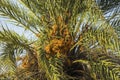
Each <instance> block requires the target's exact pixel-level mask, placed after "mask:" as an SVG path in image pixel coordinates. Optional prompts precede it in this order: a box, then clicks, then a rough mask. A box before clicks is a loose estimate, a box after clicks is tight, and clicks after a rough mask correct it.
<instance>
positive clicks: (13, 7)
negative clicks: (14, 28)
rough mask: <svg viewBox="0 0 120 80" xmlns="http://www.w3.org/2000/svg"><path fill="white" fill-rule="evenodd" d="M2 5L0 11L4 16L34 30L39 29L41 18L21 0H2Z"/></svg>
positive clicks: (0, 2)
mask: <svg viewBox="0 0 120 80" xmlns="http://www.w3.org/2000/svg"><path fill="white" fill-rule="evenodd" d="M19 4H21V5H19ZM0 5H1V6H0V13H1V15H2V16H5V17H8V18H10V19H12V21H14V20H15V21H14V22H15V23H17V24H20V25H21V26H23V27H25V28H26V29H29V30H31V31H32V32H35V30H38V29H37V27H38V26H39V25H40V21H39V18H38V17H37V16H36V15H35V14H34V13H33V12H32V11H31V10H30V9H29V8H27V7H26V6H25V5H24V3H22V2H21V1H20V0H19V1H12V0H7V1H6V0H1V1H0ZM31 28H32V29H31Z"/></svg>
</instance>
